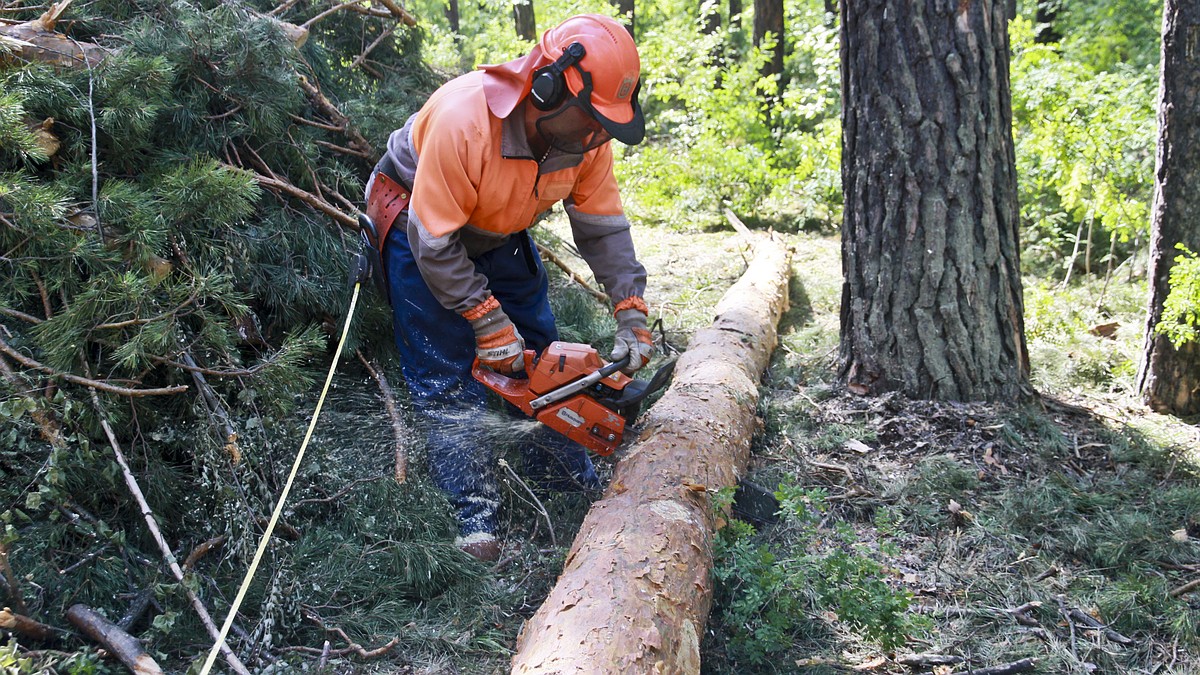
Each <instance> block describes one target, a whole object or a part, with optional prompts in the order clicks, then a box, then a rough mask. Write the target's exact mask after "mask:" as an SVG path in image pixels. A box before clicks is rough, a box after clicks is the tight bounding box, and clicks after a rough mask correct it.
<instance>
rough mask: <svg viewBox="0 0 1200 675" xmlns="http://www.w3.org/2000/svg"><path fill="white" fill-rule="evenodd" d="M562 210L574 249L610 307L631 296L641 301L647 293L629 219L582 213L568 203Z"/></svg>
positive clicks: (643, 268) (644, 276)
mask: <svg viewBox="0 0 1200 675" xmlns="http://www.w3.org/2000/svg"><path fill="white" fill-rule="evenodd" d="M564 206H565V207H566V211H567V217H568V218H569V219H570V221H571V235H572V236H573V237H574V239H575V246H577V247H578V248H579V253H580V255H582V256H583V259H584V261H586V262H587V264H588V267H590V268H592V274H594V275H596V281H599V282H600V284H601V285H602V286H604V290H605V291H607V292H608V295H609V297H611V298H612V301H613V304H616V303H618V302H621V301H622V300H624V299H625V298H628V297H631V296H634V295H636V296H638V297H642V296H643V294H644V293H645V292H646V268H645V267H643V266H642V263H640V262H638V259H637V253H636V252H635V251H634V249H633V237H631V236H630V234H629V219H628V218H626V217H625V216H623V215H618V216H597V215H592V214H590V213H581V212H580V211H579V210H578V209H576V208H575V205H574V204H572V203H570V201H569V200H568V201H566V202H564Z"/></svg>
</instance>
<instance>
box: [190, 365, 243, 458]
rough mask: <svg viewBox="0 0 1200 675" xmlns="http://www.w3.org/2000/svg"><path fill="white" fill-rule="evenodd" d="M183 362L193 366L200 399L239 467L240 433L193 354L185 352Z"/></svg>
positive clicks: (193, 376)
mask: <svg viewBox="0 0 1200 675" xmlns="http://www.w3.org/2000/svg"><path fill="white" fill-rule="evenodd" d="M183 362H184V363H186V364H187V365H189V366H191V368H190V369H189V371H190V372H191V374H192V380H193V381H194V382H195V383H196V388H197V389H199V390H200V398H201V400H202V401H204V405H205V407H206V408H207V409H208V412H209V414H210V415H212V417H213V419H214V420H215V421H216V423H217V424H218V425H220V427H221V431H220V433H221V443H222V447H223V448H224V449H225V453H226V454H227V455H229V459H230V461H232V462H233V465H234V466H237V465H238V464H239V463H241V461H242V451H241V448H239V447H238V433H237V430H236V429H234V428H233V423H232V422H231V421H230V418H229V412H228V411H227V410H225V406H223V405H222V404H221V399H220V397H218V396H217V392H215V391H213V388H212V387H211V386H210V385H209V384H208V380H206V379H204V373H201V372H198V366H197V365H196V359H194V358H192V354H191V352H188V351H185V352H183Z"/></svg>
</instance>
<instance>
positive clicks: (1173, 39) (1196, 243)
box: [1138, 0, 1200, 416]
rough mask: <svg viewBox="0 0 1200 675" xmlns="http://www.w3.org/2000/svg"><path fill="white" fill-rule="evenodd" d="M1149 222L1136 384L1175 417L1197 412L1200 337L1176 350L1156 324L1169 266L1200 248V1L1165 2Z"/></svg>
mask: <svg viewBox="0 0 1200 675" xmlns="http://www.w3.org/2000/svg"><path fill="white" fill-rule="evenodd" d="M1155 164H1156V168H1155V176H1154V204H1153V206H1152V207H1151V213H1152V214H1153V215H1152V216H1151V218H1152V220H1151V225H1150V242H1151V243H1150V270H1149V276H1150V309H1149V312H1148V318H1147V322H1146V339H1145V346H1144V348H1143V357H1142V365H1141V367H1140V368H1139V369H1138V390H1139V391H1140V392H1141V393H1142V398H1143V400H1144V401H1145V402H1146V405H1148V406H1150V407H1151V408H1152V409H1154V410H1157V411H1159V412H1167V413H1173V414H1176V415H1183V416H1186V415H1195V414H1197V413H1200V395H1197V394H1198V393H1200V342H1195V341H1193V342H1189V343H1187V344H1184V345H1183V346H1182V347H1180V348H1178V349H1176V348H1175V347H1174V346H1173V345H1172V344H1171V342H1170V340H1168V339H1167V338H1166V337H1165V336H1162V335H1158V334H1156V332H1155V327H1156V326H1157V325H1158V323H1159V321H1161V320H1162V311H1163V301H1164V300H1166V298H1167V295H1168V293H1169V292H1170V283H1169V281H1170V275H1171V267H1172V265H1173V264H1174V261H1175V257H1176V256H1178V255H1179V251H1177V250H1176V249H1175V245H1176V244H1179V243H1182V244H1185V245H1186V246H1187V247H1188V248H1190V249H1191V250H1192V251H1196V252H1200V223H1197V221H1196V213H1197V210H1198V209H1200V5H1197V3H1195V2H1188V1H1186V0H1167V2H1166V4H1165V5H1164V6H1163V46H1162V77H1161V84H1160V87H1159V107H1158V157H1157V161H1156V163H1155Z"/></svg>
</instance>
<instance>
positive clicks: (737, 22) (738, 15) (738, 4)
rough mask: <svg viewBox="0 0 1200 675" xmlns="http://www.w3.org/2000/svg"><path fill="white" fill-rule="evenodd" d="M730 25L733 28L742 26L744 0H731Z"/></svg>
mask: <svg viewBox="0 0 1200 675" xmlns="http://www.w3.org/2000/svg"><path fill="white" fill-rule="evenodd" d="M729 27H730V28H732V29H733V30H741V28H742V0H729Z"/></svg>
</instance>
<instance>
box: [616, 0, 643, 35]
mask: <svg viewBox="0 0 1200 675" xmlns="http://www.w3.org/2000/svg"><path fill="white" fill-rule="evenodd" d="M612 3H613V6H614V7H616V8H617V13H618V14H619V15H620V16H621V23H623V24H625V30H627V31H629V37H631V38H636V37H637V36H636V35H634V33H633V27H634V23H635V22H636V21H637V11H636V9H635V6H634V1H633V0H612Z"/></svg>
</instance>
